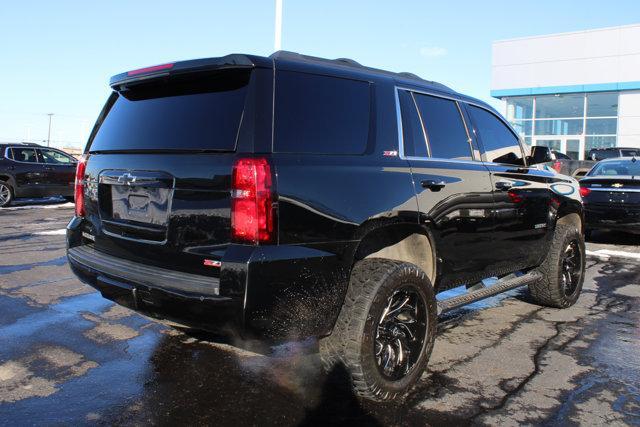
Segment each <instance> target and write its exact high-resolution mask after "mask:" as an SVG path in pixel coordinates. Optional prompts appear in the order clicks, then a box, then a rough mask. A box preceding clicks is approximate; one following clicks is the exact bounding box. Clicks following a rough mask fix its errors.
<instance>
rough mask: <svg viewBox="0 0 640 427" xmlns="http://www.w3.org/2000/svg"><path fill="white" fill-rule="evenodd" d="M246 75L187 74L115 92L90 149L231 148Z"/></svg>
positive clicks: (234, 72) (232, 147) (233, 146)
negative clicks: (188, 75) (186, 75)
mask: <svg viewBox="0 0 640 427" xmlns="http://www.w3.org/2000/svg"><path fill="white" fill-rule="evenodd" d="M249 76H250V73H249V72H248V71H237V70H234V71H227V72H223V73H217V74H215V75H211V74H210V75H207V76H199V77H196V76H193V75H191V76H190V77H189V78H187V77H183V78H179V79H175V78H172V79H171V80H168V81H167V80H164V81H161V82H154V83H150V84H145V85H140V86H135V87H133V88H132V89H130V90H126V91H123V92H121V93H119V94H118V93H114V94H113V95H112V97H111V98H110V99H109V101H108V103H107V109H108V113H107V115H106V117H105V118H104V120H103V122H102V123H101V124H99V128H98V130H97V132H96V133H95V135H94V137H93V139H92V141H90V151H91V152H96V151H129V150H220V151H233V150H234V149H235V145H236V137H237V134H238V128H239V126H240V120H241V118H242V112H243V109H244V103H245V97H246V93H247V85H248V81H249Z"/></svg>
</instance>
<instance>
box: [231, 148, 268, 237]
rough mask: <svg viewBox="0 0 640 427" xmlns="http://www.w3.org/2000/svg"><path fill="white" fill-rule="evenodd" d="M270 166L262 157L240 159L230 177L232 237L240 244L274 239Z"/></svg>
mask: <svg viewBox="0 0 640 427" xmlns="http://www.w3.org/2000/svg"><path fill="white" fill-rule="evenodd" d="M272 205H273V194H272V185H271V166H270V165H269V162H268V161H267V159H265V158H260V157H256V158H245V159H239V160H237V161H236V163H235V164H234V166H233V173H232V176H231V235H232V237H233V239H234V240H235V241H239V242H243V243H251V244H258V243H266V242H273V240H274V230H273V223H274V213H273V206H272Z"/></svg>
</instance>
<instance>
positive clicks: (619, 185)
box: [612, 182, 624, 188]
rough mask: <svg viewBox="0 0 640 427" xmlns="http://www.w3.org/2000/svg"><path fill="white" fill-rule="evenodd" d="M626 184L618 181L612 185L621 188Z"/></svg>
mask: <svg viewBox="0 0 640 427" xmlns="http://www.w3.org/2000/svg"><path fill="white" fill-rule="evenodd" d="M623 185H624V184H620V183H619V182H616V183H615V184H613V185H612V187H614V188H620V187H623Z"/></svg>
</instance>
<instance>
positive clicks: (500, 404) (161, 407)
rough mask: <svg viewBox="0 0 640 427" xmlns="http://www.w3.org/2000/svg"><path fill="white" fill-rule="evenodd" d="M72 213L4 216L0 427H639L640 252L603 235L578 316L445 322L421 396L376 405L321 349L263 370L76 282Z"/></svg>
mask: <svg viewBox="0 0 640 427" xmlns="http://www.w3.org/2000/svg"><path fill="white" fill-rule="evenodd" d="M72 211H73V208H72V206H71V205H70V204H64V203H62V202H59V201H55V200H47V201H31V202H28V203H21V204H20V205H18V206H15V207H11V208H9V209H3V210H0V425H11V426H15V425H61V424H64V425H69V424H72V425H81V424H89V425H94V424H97V425H113V424H117V425H140V424H152V425H166V424H174V425H175V424H189V425H204V424H214V425H237V426H240V425H300V424H306V425H314V424H326V423H331V422H333V423H342V424H350V425H357V424H367V425H376V424H379V425H426V424H430V425H443V424H445V425H446V424H451V425H465V424H492V425H497V424H499V425H515V424H523V423H525V424H551V425H567V424H585V425H604V424H607V425H616V424H617V425H640V356H639V355H640V268H639V267H640V260H639V259H638V258H637V256H638V254H640V238H639V237H637V236H629V235H625V234H609V233H596V234H594V236H593V242H590V243H588V250H589V253H590V255H591V256H590V258H589V261H588V263H587V272H586V280H585V286H584V290H583V293H582V296H581V297H580V299H579V301H578V303H577V304H576V305H575V306H573V307H571V308H569V309H566V310H555V309H549V308H542V307H539V306H537V305H535V304H533V303H532V302H531V301H530V300H529V297H528V293H527V291H526V289H525V290H515V291H511V292H509V293H507V294H504V295H500V296H498V297H494V298H492V299H490V300H487V301H485V302H481V303H476V304H474V305H472V306H469V307H466V308H463V309H460V310H458V311H456V312H453V313H451V314H449V315H447V317H446V318H442V319H440V325H439V336H438V338H437V339H436V345H435V349H434V352H433V355H432V357H431V361H430V364H429V369H428V372H426V373H425V375H424V376H423V378H422V379H421V381H420V382H419V384H418V385H417V386H416V387H414V389H412V390H411V392H410V393H409V394H408V395H407V396H406V397H405V398H404V399H403V400H402V401H401V402H396V403H388V404H373V403H368V402H361V401H359V400H358V399H356V398H355V397H354V396H353V395H352V394H351V392H350V391H349V387H348V384H347V383H346V381H345V376H344V372H341V371H339V370H338V371H333V372H331V373H330V374H329V375H325V374H324V373H323V372H322V370H321V367H320V363H319V360H318V357H317V356H316V355H315V354H313V348H314V345H315V344H314V343H313V342H304V343H286V344H283V345H280V346H278V347H275V348H273V349H272V351H271V353H270V354H268V355H264V354H258V353H254V352H252V351H249V350H246V349H244V350H243V349H237V348H235V347H231V346H229V345H227V344H225V343H220V342H217V341H216V340H215V339H214V338H213V337H209V336H201V335H194V334H191V335H187V334H185V333H183V332H179V331H176V330H173V329H171V328H169V327H166V326H163V325H160V324H157V323H155V322H152V321H150V320H148V319H147V318H145V317H142V316H140V315H138V314H135V313H133V312H131V311H128V310H126V309H124V308H121V307H118V306H116V305H114V304H113V303H111V302H109V301H107V300H105V299H103V298H102V297H101V296H100V294H99V293H97V292H96V291H94V290H93V289H92V288H90V287H88V286H85V285H83V284H81V283H80V282H79V281H78V280H77V279H75V277H74V276H73V275H72V274H71V272H70V270H69V268H68V266H67V263H66V258H65V249H64V228H65V226H66V223H67V222H68V219H69V218H70V216H71V215H72ZM236 344H243V347H245V348H247V347H249V346H248V344H249V343H236Z"/></svg>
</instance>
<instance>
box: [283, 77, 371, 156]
mask: <svg viewBox="0 0 640 427" xmlns="http://www.w3.org/2000/svg"><path fill="white" fill-rule="evenodd" d="M370 108H371V102H370V85H369V83H368V82H363V81H357V80H349V79H342V78H337V77H327V76H320V75H315V74H304V73H296V72H291V71H278V72H277V73H276V105H275V128H274V139H275V141H274V151H276V152H281V153H318V154H363V153H364V152H365V150H366V148H367V142H368V138H369V114H370Z"/></svg>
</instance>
